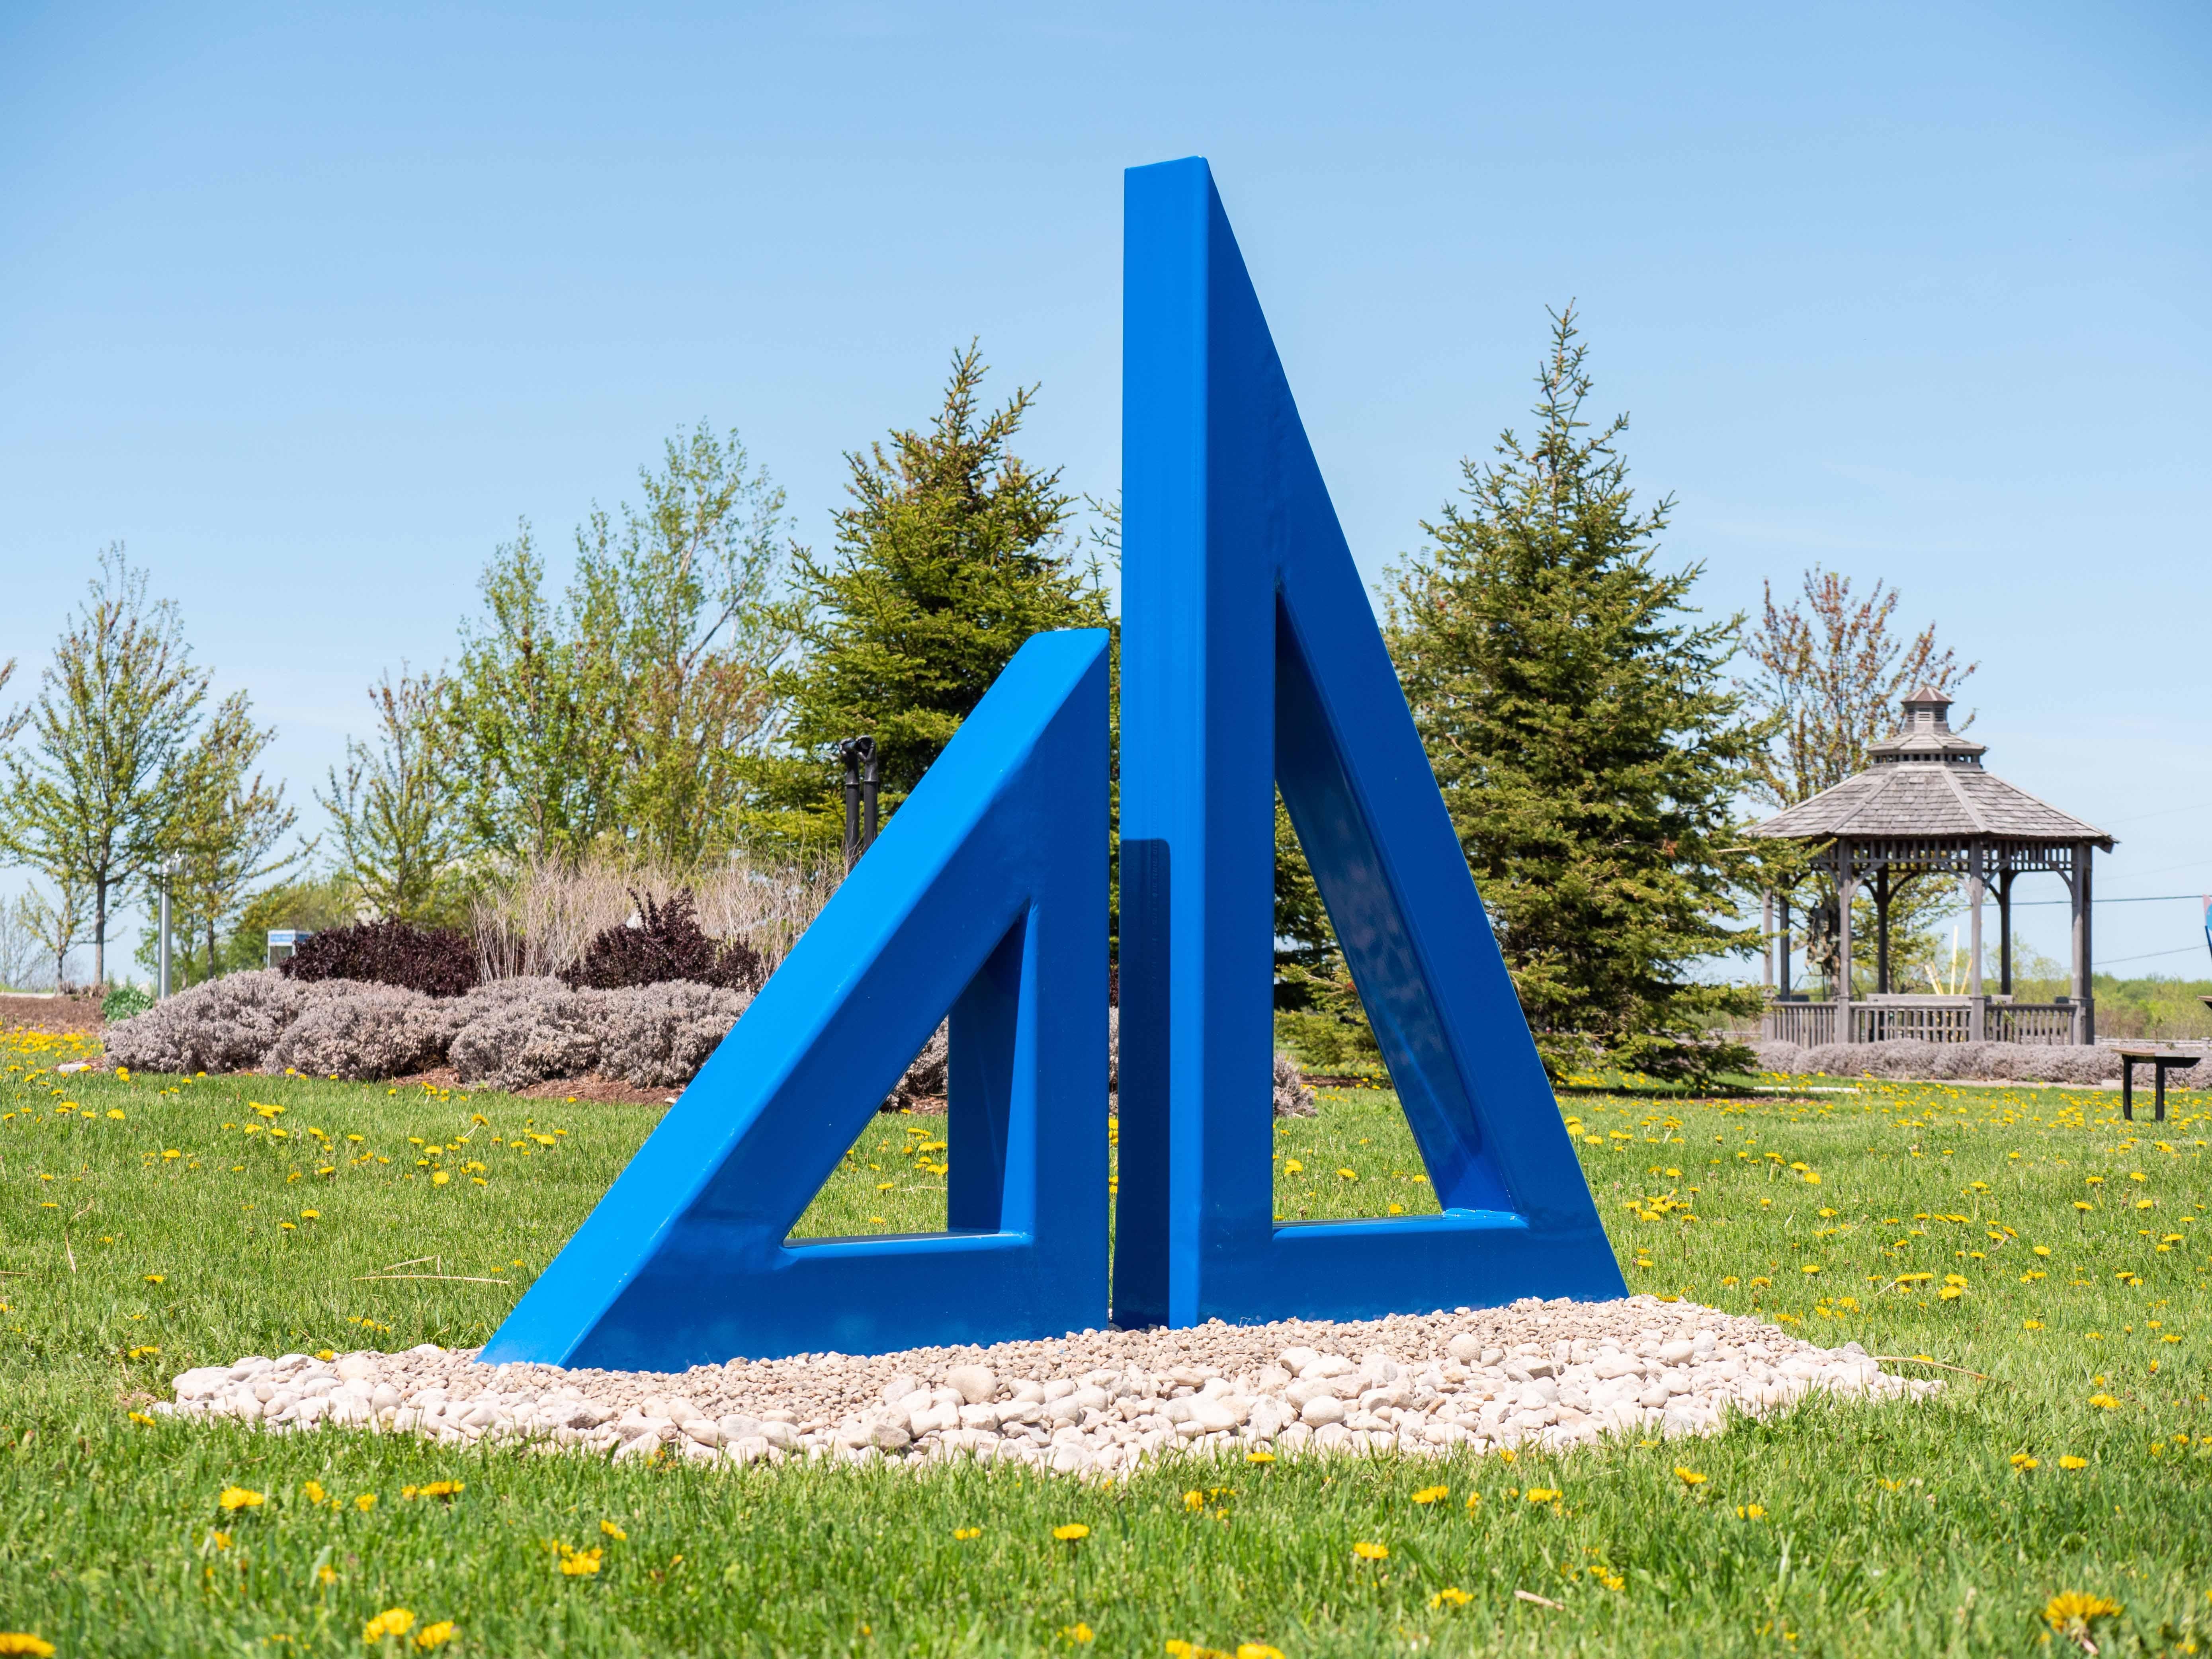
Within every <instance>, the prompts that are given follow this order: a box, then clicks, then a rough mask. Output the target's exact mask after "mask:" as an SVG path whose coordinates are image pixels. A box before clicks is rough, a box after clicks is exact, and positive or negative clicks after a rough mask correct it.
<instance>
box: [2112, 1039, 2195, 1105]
mask: <svg viewBox="0 0 2212 1659" xmlns="http://www.w3.org/2000/svg"><path fill="white" fill-rule="evenodd" d="M2203 1058H2204V1056H2203V1055H2202V1054H2183V1053H2182V1052H2181V1051H2180V1050H2179V1049H2178V1048H2123V1049H2121V1050H2120V1115H2121V1116H2122V1117H2124V1118H2125V1119H2127V1121H2129V1122H2130V1123H2132V1122H2134V1121H2135V1119H2136V1099H2135V1078H2136V1066H2149V1067H2150V1075H2151V1085H2150V1086H2151V1117H2152V1120H2153V1121H2154V1122H2159V1123H2163V1122H2165V1121H2166V1073H2168V1072H2185V1071H2187V1070H2188V1069H2189V1068H2190V1067H2191V1066H2194V1065H2195V1064H2197V1061H2198V1060H2202V1059H2203Z"/></svg>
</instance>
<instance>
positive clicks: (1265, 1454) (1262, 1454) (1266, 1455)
mask: <svg viewBox="0 0 2212 1659" xmlns="http://www.w3.org/2000/svg"><path fill="white" fill-rule="evenodd" d="M1244 1461H1245V1462H1247V1463H1272V1462H1274V1461H1275V1454H1274V1453H1273V1452H1271V1451H1249V1452H1246V1453H1245V1454H1244Z"/></svg>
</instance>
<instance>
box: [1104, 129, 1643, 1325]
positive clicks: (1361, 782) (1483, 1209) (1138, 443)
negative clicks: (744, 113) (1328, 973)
mask: <svg viewBox="0 0 2212 1659" xmlns="http://www.w3.org/2000/svg"><path fill="white" fill-rule="evenodd" d="M1123 257H1124V261H1125V264H1124V282H1125V289H1124V301H1123V303H1124V322H1123V348H1122V349H1123V352H1124V359H1123V383H1122V452H1121V453H1122V491H1123V494H1122V513H1123V520H1122V532H1123V550H1122V590H1121V592H1122V636H1121V637H1122V661H1121V745H1122V757H1121V836H1122V841H1121V984H1122V987H1123V994H1122V1006H1121V1102H1120V1112H1121V1126H1120V1143H1119V1144H1120V1147H1121V1166H1120V1176H1121V1190H1120V1198H1119V1208H1118V1210H1117V1212H1116V1213H1117V1222H1118V1225H1117V1231H1116V1238H1115V1262H1114V1313H1115V1321H1116V1322H1117V1323H1120V1324H1122V1325H1125V1326H1126V1325H1136V1324H1151V1323H1164V1324H1168V1325H1174V1326H1186V1325H1193V1324H1197V1323H1199V1322H1202V1321H1205V1320H1208V1319H1215V1318H1218V1319H1222V1320H1225V1321H1228V1322H1231V1323H1232V1324H1236V1323H1252V1322H1260V1321H1266V1320H1273V1319H1285V1318H1297V1317H1303V1318H1370V1317H1375V1316H1381V1315H1383V1314H1387V1313H1394V1312H1414V1311H1426V1310H1432V1309H1437V1308H1451V1307H1456V1306H1461V1305H1468V1306H1474V1305H1483V1304H1493V1305H1494V1304H1499V1303H1503V1302H1506V1301H1510V1300H1512V1299H1514V1298H1516V1297H1523V1296H1541V1297H1554V1296H1570V1297H1617V1296H1621V1295H1625V1294H1626V1285H1624V1283H1623V1282H1622V1279H1621V1275H1620V1267H1619V1266H1618V1264H1617V1263H1616V1262H1615V1261H1614V1259H1613V1252H1612V1249H1611V1248H1610V1247H1609V1246H1608V1244H1607V1242H1606V1236H1605V1230H1604V1227H1603V1225H1602V1224H1601V1222H1600V1220H1599V1218H1598V1215H1597V1211H1596V1207H1595V1205H1594V1204H1593V1202H1592V1201H1591V1198H1590V1193H1589V1186H1588V1184H1587V1183H1586V1182H1585V1181H1584V1180H1583V1173H1582V1170H1581V1168H1580V1165H1579V1164H1578V1162H1577V1158H1576V1156H1575V1152H1574V1148H1573V1146H1572V1145H1571V1143H1570V1141H1569V1139H1568V1137H1567V1134H1566V1131H1565V1127H1564V1126H1563V1125H1562V1123H1561V1121H1560V1119H1559V1109H1558V1107H1557V1106H1556V1104H1555V1103H1554V1102H1553V1096H1552V1091H1551V1089H1550V1087H1549V1086H1548V1085H1547V1081H1546V1079H1545V1076H1544V1072H1543V1068H1542V1066H1541V1064H1540V1062H1539V1061H1538V1060H1537V1057H1536V1051H1535V1047H1534V1043H1533V1042H1531V1041H1530V1038H1529V1035H1528V1027H1527V1025H1526V1024H1525V1023H1524V1022H1523V1021H1522V1016H1521V1012H1520V1007H1519V1005H1518V1003H1517V1002H1516V999H1515V996H1514V993H1513V987H1512V983H1511V981H1510V979H1509V978H1508V977H1507V975H1506V972H1505V965H1504V959H1503V958H1502V957H1501V956H1500V955H1499V952H1498V945H1497V942H1496V940H1495V939H1494V938H1493V937H1492V933H1491V930H1490V923H1489V921H1488V919H1487V918H1486V915H1484V913H1483V908H1482V904H1481V902H1480V899H1479V898H1478V897H1477V896H1476V893H1475V889H1474V882H1473V880H1472V878H1470V876H1469V874H1468V866H1467V863H1466V860H1465V859H1464V857H1463V856H1462V853H1461V850H1460V847H1459V844H1458V842H1457V840H1456V839H1455V836H1454V834H1453V831H1452V826H1451V822H1450V819H1449V817H1448V816H1447V814H1446V812H1445V810H1444V804H1443V797H1442V796H1441V794H1440V793H1438V791H1437V785H1436V781H1435V778H1434V776H1433V775H1432V774H1431V771H1430V769H1429V764H1428V761H1427V758H1426V757H1425V755H1424V753H1423V751H1422V748H1421V743H1420V738H1419V734H1418V733H1417V732H1415V730H1414V727H1413V717H1412V715H1411V714H1409V713H1408V711H1407V707H1406V702H1405V697H1404V694H1403V693H1402V692H1401V690H1400V688H1399V684H1398V679H1397V675H1396V673H1395V671H1394V670H1393V668H1392V666H1391V663H1390V658H1389V653H1388V652H1387V651H1386V650H1385V648H1384V646H1383V638H1382V635H1381V633H1380V631H1379V630H1378V629H1377V628H1376V623H1375V618H1374V613H1373V611H1372V609H1371V607H1370V605H1369V603H1368V599H1367V594H1366V592H1364V588H1363V586H1362V585H1361V582H1360V580H1359V575H1358V570H1357V569H1356V568H1354V566H1353V564H1352V553H1351V550H1350V549H1349V548H1348V547H1347V546H1346V543H1345V539H1344V534H1343V532H1342V530H1341V529H1340V527H1339V526H1338V524H1337V520H1336V513H1335V511H1334V508H1333V507H1331V506H1330V504H1329V499H1328V489H1327V488H1326V486H1325V485H1324V484H1323V483H1322V475H1321V470H1320V467H1319V465H1317V464H1316V461H1315V459H1314V456H1313V452H1312V450H1311V449H1310V447H1308V444H1307V441H1306V436H1305V430H1304V427H1303V426H1302V425H1301V424H1300V422H1299V420H1298V414H1297V405H1296V404H1294V403H1293V402H1292V400H1291V391H1290V386H1289V383H1288V382H1287V380H1285V377H1284V374H1283V368H1282V364H1281V363H1280V362H1279V360H1278V359H1277V357H1276V355H1275V349H1274V344H1273V341H1272V340H1271V339H1270V337H1269V336H1268V332H1267V320H1266V319H1265V318H1264V317H1263V316H1262V315H1261V309H1260V303H1259V300H1258V298H1257V297H1256V295H1255V294H1254V292H1253V289H1252V285H1251V282H1250V279H1249V276H1247V275H1246V272H1245V269H1244V263H1243V257H1242V255H1241V254H1239V252H1237V241H1236V238H1235V236H1234V235H1233V234H1231V230H1230V228H1229V222H1228V219H1227V217H1226V216H1225V214H1224V213H1223V211H1222V207H1221V201H1220V198H1219V197H1218V195H1216V194H1215V191H1214V188H1213V180H1212V173H1210V172H1209V170H1208V169H1207V167H1206V163H1205V162H1204V161H1200V160H1198V159H1195V158H1194V159H1190V160H1186V161H1170V162H1166V163H1163V164H1162V165H1159V166H1157V167H1137V168H1133V169H1131V170H1130V172H1129V173H1128V174H1127V221H1126V232H1125V240H1124V255H1123ZM1278 783H1279V784H1280V787H1281V789H1282V793H1283V799H1284V801H1285V804H1286V805H1288V807H1289V809H1290V813H1291V821H1292V823H1293V824H1294V825H1295V826H1296V828H1297V833H1298V838H1299V840H1300V841H1301V842H1303V843H1304V848H1305V851H1306V855H1307V858H1308V860H1309V861H1310V863H1311V865H1312V866H1313V872H1314V877H1315V879H1316V882H1317V883H1318V884H1319V886H1320V889H1321V894H1322V899H1323V901H1324V902H1326V903H1327V905H1328V914H1329V919H1330V921H1331V922H1332V924H1333V925H1334V927H1335V930H1336V933H1337V937H1338V938H1339V939H1340V940H1341V941H1342V943H1343V945H1344V949H1345V954H1346V958H1347V960H1348V962H1349V963H1350V966H1351V969H1352V977H1353V980H1354V981H1355V982H1356V984H1357V985H1358V989H1359V994H1360V998H1361V1000H1362V1001H1363V1002H1364V1004H1365V1006H1366V1008H1367V1011H1368V1013H1369V1016H1370V1019H1371V1020H1372V1023H1373V1024H1374V1028H1375V1033H1376V1037H1377V1038H1378V1039H1379V1041H1380V1042H1381V1044H1382V1048H1383V1056H1384V1059H1385V1060H1386V1061H1387V1062H1388V1064H1389V1068H1390V1075H1391V1078H1392V1080H1393V1081H1394V1082H1395V1084H1396V1085H1397V1089H1398V1093H1399V1097H1400V1099H1401V1101H1402V1102H1403V1103H1404V1105H1405V1109H1406V1114H1407V1118H1408V1120H1409V1121H1410V1122H1411V1125H1412V1127H1413V1134H1414V1137H1415V1139H1417V1140H1418V1141H1419V1146H1420V1149H1421V1154H1422V1156H1423V1158H1425V1160H1426V1162H1427V1164H1428V1170H1429V1175H1430V1177H1431V1180H1432V1181H1433V1182H1434V1183H1435V1186H1436V1190H1437V1198H1438V1200H1439V1201H1440V1202H1441V1203H1442V1204H1443V1210H1444V1212H1443V1214H1442V1215H1441V1216H1435V1217H1422V1218H1400V1219H1392V1220H1376V1221H1355V1222H1334V1223H1318V1222H1316V1223H1303V1224H1297V1225H1279V1224H1278V1223H1277V1222H1276V1220H1275V1218H1274V1194H1273V1161H1272V1160H1273V1147H1272V1144H1271V1143H1272V1141H1273V1120H1272V1113H1271V1109H1270V1105H1269V1075H1268V1074H1269V1064H1270V1057H1271V1054H1272V1051H1273V1010H1272V997H1271V994H1270V987H1271V984H1272V981H1273V956H1272V952H1273V933H1274V928H1273V868H1274V833H1273V829H1274V792H1275V787H1276V786H1277V784H1278Z"/></svg>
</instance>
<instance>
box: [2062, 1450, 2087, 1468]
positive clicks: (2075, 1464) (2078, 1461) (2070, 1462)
mask: <svg viewBox="0 0 2212 1659" xmlns="http://www.w3.org/2000/svg"><path fill="white" fill-rule="evenodd" d="M2058 1467H2059V1468H2062V1469H2065V1470H2067V1471H2068V1472H2069V1473H2072V1472H2075V1471H2078V1470H2081V1469H2086V1468H2088V1467H2089V1460H2088V1459H2087V1458H2086V1457H2076V1456H2075V1455H2074V1454H2073V1453H2072V1452H2069V1453H2067V1454H2066V1455H2065V1456H2063V1457H2062V1458H2060V1459H2059V1460H2058Z"/></svg>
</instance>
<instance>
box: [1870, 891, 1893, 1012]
mask: <svg viewBox="0 0 2212 1659" xmlns="http://www.w3.org/2000/svg"><path fill="white" fill-rule="evenodd" d="M1874 988H1875V990H1876V991H1879V992H1880V993H1881V994H1882V995H1884V996H1887V995H1888V994H1889V992H1890V983H1889V866H1888V865H1887V863H1884V864H1883V865H1882V866H1881V868H1880V869H1879V870H1877V871H1875V876H1874Z"/></svg>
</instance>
